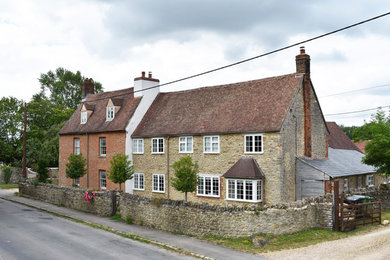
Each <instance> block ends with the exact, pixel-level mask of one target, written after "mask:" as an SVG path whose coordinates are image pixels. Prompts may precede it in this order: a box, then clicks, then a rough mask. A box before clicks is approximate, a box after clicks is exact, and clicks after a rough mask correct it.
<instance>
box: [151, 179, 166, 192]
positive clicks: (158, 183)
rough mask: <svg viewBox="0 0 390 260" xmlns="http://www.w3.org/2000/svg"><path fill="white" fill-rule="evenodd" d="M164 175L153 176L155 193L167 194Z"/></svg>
mask: <svg viewBox="0 0 390 260" xmlns="http://www.w3.org/2000/svg"><path fill="white" fill-rule="evenodd" d="M164 180H165V176H164V174H153V192H161V193H164V192H165V186H164Z"/></svg>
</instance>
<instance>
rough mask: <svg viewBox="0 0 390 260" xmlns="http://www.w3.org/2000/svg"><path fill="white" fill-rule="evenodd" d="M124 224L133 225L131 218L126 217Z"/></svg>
mask: <svg viewBox="0 0 390 260" xmlns="http://www.w3.org/2000/svg"><path fill="white" fill-rule="evenodd" d="M126 223H127V224H129V225H130V224H133V219H132V218H131V217H126Z"/></svg>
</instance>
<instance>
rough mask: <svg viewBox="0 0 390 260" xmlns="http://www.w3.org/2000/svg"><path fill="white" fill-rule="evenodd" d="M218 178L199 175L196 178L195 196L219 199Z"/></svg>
mask: <svg viewBox="0 0 390 260" xmlns="http://www.w3.org/2000/svg"><path fill="white" fill-rule="evenodd" d="M219 187H220V181H219V176H213V175H200V176H198V190H197V195H199V196H209V197H219V190H220V188H219Z"/></svg>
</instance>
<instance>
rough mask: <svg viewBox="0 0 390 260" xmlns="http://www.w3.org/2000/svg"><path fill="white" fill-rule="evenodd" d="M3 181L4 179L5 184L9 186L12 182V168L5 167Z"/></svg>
mask: <svg viewBox="0 0 390 260" xmlns="http://www.w3.org/2000/svg"><path fill="white" fill-rule="evenodd" d="M2 169H3V179H4V183H5V184H8V183H9V182H10V180H11V176H12V167H9V166H7V167H3V168H2Z"/></svg>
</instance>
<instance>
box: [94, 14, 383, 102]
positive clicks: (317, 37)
mask: <svg viewBox="0 0 390 260" xmlns="http://www.w3.org/2000/svg"><path fill="white" fill-rule="evenodd" d="M389 14H390V12H387V13H384V14H381V15H378V16H375V17H372V18H369V19H366V20H363V21H361V22H358V23H354V24H351V25H348V26H345V27H342V28H340V29H337V30H334V31H331V32H327V33H324V34H321V35H318V36H315V37H313V38H309V39H307V40H304V41H300V42H297V43H294V44H290V45H287V46H285V47H282V48H279V49H276V50H273V51H269V52H266V53H263V54H260V55H257V56H254V57H251V58H248V59H244V60H241V61H238V62H234V63H231V64H228V65H225V66H222V67H218V68H215V69H211V70H208V71H205V72H201V73H198V74H194V75H191V76H187V77H184V78H180V79H177V80H173V81H170V82H167V83H164V84H160V85H156V86H153V87H149V88H145V89H142V90H137V91H133V92H130V93H127V94H118V95H114V96H111V98H114V97H119V96H124V95H128V94H131V93H136V92H139V91H144V90H149V89H153V88H157V87H162V86H167V85H171V84H174V83H178V82H181V81H185V80H188V79H192V78H196V77H199V76H203V75H206V74H210V73H213V72H216V71H219V70H223V69H227V68H230V67H233V66H237V65H239V64H242V63H245V62H249V61H252V60H255V59H258V58H262V57H265V56H268V55H271V54H274V53H277V52H281V51H283V50H287V49H290V48H292V47H295V46H298V45H301V44H304V43H307V42H311V41H314V40H317V39H320V38H323V37H326V36H329V35H332V34H335V33H338V32H341V31H345V30H347V29H350V28H352V27H356V26H358V25H362V24H364V23H368V22H371V21H374V20H376V19H379V18H382V17H384V16H387V15H389ZM103 99H106V98H101V99H95V100H93V101H98V100H103Z"/></svg>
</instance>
